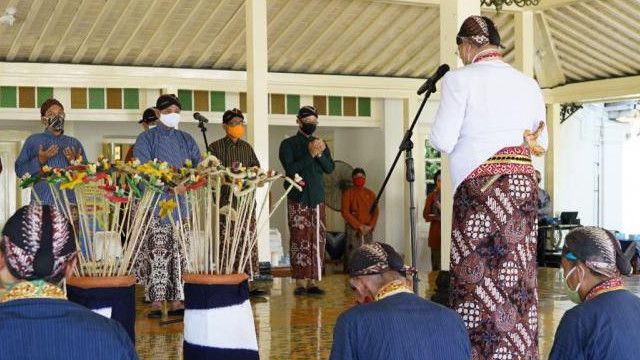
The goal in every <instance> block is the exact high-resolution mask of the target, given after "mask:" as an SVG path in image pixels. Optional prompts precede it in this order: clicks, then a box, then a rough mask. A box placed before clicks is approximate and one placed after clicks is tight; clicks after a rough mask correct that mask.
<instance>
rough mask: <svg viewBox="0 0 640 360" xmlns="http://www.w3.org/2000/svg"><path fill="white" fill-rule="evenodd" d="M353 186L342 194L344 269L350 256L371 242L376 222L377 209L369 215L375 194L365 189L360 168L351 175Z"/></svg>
mask: <svg viewBox="0 0 640 360" xmlns="http://www.w3.org/2000/svg"><path fill="white" fill-rule="evenodd" d="M351 176H352V179H353V186H352V187H350V188H349V189H347V190H345V191H344V193H343V194H342V206H341V208H340V209H341V210H340V211H341V213H342V217H343V218H344V220H345V222H346V227H347V247H346V251H345V269H346V268H347V267H348V264H347V261H348V259H350V258H351V254H352V253H353V251H354V250H355V249H357V248H359V247H360V246H361V245H362V244H364V243H370V242H372V241H373V229H374V228H375V227H376V223H377V221H378V209H377V208H376V210H375V211H374V212H373V214H370V213H369V209H370V208H371V205H372V204H373V201H374V200H375V199H376V194H374V192H373V191H371V190H369V189H367V188H366V187H365V186H364V184H365V183H366V180H367V175H366V173H365V172H364V170H363V169H361V168H356V169H354V170H353V172H352V173H351Z"/></svg>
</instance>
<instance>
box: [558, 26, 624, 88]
mask: <svg viewBox="0 0 640 360" xmlns="http://www.w3.org/2000/svg"><path fill="white" fill-rule="evenodd" d="M553 15H554V16H550V17H548V18H547V19H548V21H549V23H550V24H552V25H553V27H555V28H556V29H561V32H560V33H559V34H558V36H559V37H560V38H561V39H562V41H563V42H564V43H565V44H563V45H565V46H572V47H575V48H576V49H578V50H582V51H583V52H584V50H585V48H588V49H589V52H588V53H582V54H580V53H579V54H577V56H578V57H579V58H582V59H583V60H584V61H590V59H597V60H598V61H599V62H601V64H600V65H598V66H599V67H602V65H605V67H612V68H613V69H614V70H615V71H616V72H620V73H621V74H622V75H624V74H625V73H626V74H628V73H629V71H633V70H632V69H633V61H632V60H631V59H629V58H627V56H626V55H625V54H624V53H620V52H618V50H620V48H619V47H617V46H616V48H617V50H616V51H609V52H607V53H602V49H601V48H600V49H599V48H598V47H597V46H596V45H595V43H596V41H597V43H599V44H603V43H605V42H607V38H606V37H605V38H600V40H594V39H598V38H599V37H600V36H601V34H598V33H596V32H595V31H592V30H591V29H589V28H588V27H587V26H585V25H582V24H580V23H579V22H577V21H573V20H572V19H570V18H569V17H567V16H565V15H559V16H558V17H559V18H556V17H555V15H557V14H555V13H554V14H553ZM578 29H579V30H578ZM609 43H612V42H609ZM609 46H613V44H610V45H609ZM611 60H616V61H618V62H617V63H613V62H612V61H611ZM621 65H622V66H623V67H621Z"/></svg>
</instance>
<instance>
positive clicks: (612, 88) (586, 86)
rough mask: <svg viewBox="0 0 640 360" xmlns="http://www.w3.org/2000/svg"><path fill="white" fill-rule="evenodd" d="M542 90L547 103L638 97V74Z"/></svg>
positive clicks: (639, 87)
mask: <svg viewBox="0 0 640 360" xmlns="http://www.w3.org/2000/svg"><path fill="white" fill-rule="evenodd" d="M543 92H544V99H545V102H546V103H547V104H551V103H556V104H564V103H570V102H578V103H582V102H596V101H605V100H622V99H629V98H638V97H640V75H638V76H627V77H621V78H616V79H605V80H594V81H585V82H580V83H575V84H569V85H563V86H559V87H556V88H553V89H545V90H543Z"/></svg>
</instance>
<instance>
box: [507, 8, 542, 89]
mask: <svg viewBox="0 0 640 360" xmlns="http://www.w3.org/2000/svg"><path fill="white" fill-rule="evenodd" d="M514 25H515V40H516V44H515V52H516V60H515V64H514V65H515V67H516V68H517V69H519V70H520V71H522V72H523V73H525V74H527V75H529V76H531V77H533V62H534V59H535V45H534V42H533V35H534V33H533V31H534V30H533V12H532V11H521V12H516V13H515V14H514ZM498 30H500V29H498Z"/></svg>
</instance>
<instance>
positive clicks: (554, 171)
mask: <svg viewBox="0 0 640 360" xmlns="http://www.w3.org/2000/svg"><path fill="white" fill-rule="evenodd" d="M546 123H547V134H548V138H549V145H548V146H547V152H546V153H545V159H544V160H545V167H544V184H545V190H547V192H548V193H549V197H550V198H551V206H552V207H553V208H552V214H555V213H556V211H558V210H559V207H558V204H559V202H558V198H559V193H558V192H557V191H556V189H557V184H558V182H559V180H560V179H559V177H558V169H559V168H560V167H559V165H560V163H559V150H560V147H559V146H558V145H559V140H560V137H559V131H560V104H548V105H547V122H546Z"/></svg>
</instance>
